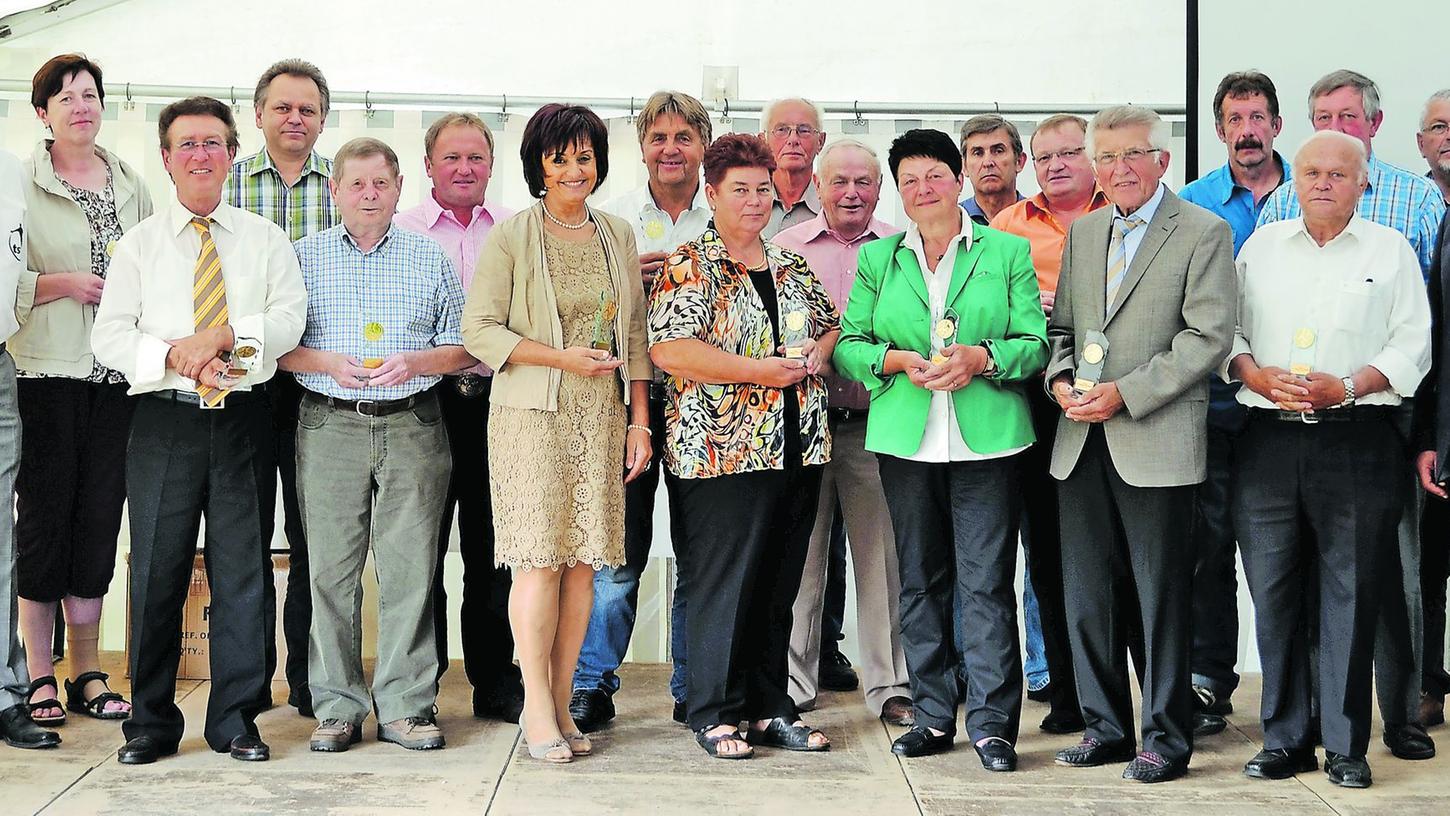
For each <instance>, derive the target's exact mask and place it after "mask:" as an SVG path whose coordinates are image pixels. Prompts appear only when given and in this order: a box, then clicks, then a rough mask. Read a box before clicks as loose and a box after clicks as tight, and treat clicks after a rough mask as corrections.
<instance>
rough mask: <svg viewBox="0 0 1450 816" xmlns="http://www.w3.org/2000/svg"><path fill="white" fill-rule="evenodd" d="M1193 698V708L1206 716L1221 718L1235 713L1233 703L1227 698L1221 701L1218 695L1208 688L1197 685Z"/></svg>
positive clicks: (1194, 688)
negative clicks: (1214, 715) (1211, 715)
mask: <svg viewBox="0 0 1450 816" xmlns="http://www.w3.org/2000/svg"><path fill="white" fill-rule="evenodd" d="M1193 697H1194V700H1193V703H1194V705H1193V707H1194V708H1195V709H1196V710H1198V711H1202V712H1203V713H1205V714H1217V715H1218V716H1220V717H1227V716H1228V715H1230V714H1232V713H1234V704H1233V701H1232V700H1230V699H1229V698H1228V697H1227V696H1225V697H1224V698H1223V699H1222V700H1220V699H1219V698H1218V694H1217V693H1215V692H1214V690H1213V689H1211V688H1209V687H1208V686H1200V685H1196V684H1195V685H1194V687H1193Z"/></svg>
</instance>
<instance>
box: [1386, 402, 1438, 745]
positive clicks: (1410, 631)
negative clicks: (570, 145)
mask: <svg viewBox="0 0 1450 816" xmlns="http://www.w3.org/2000/svg"><path fill="white" fill-rule="evenodd" d="M1412 411H1413V408H1412V406H1411V401H1410V400H1406V401H1405V402H1404V403H1403V404H1401V405H1400V406H1399V407H1398V408H1396V409H1395V411H1394V414H1393V415H1394V427H1395V428H1396V430H1397V431H1398V433H1399V435H1400V438H1401V439H1402V440H1403V439H1408V438H1409V435H1410V419H1411V414H1412ZM1407 448H1408V446H1406V445H1403V444H1402V445H1401V447H1400V448H1399V450H1400V451H1401V452H1402V453H1401V461H1400V468H1399V470H1398V471H1397V472H1396V474H1395V478H1397V479H1399V480H1400V481H1401V482H1403V483H1404V484H1402V485H1401V486H1400V490H1399V491H1398V492H1397V495H1399V496H1400V516H1399V518H1398V520H1397V521H1398V524H1397V527H1396V546H1394V547H1391V548H1390V550H1389V551H1388V552H1386V553H1385V557H1384V559H1383V560H1382V561H1380V563H1379V565H1378V572H1379V579H1380V620H1379V631H1378V632H1377V633H1376V635H1375V647H1374V686H1375V694H1376V695H1377V696H1378V697H1379V707H1380V719H1381V720H1383V722H1384V726H1385V730H1386V731H1388V730H1390V729H1391V728H1394V727H1397V726H1401V725H1405V724H1407V723H1418V722H1419V721H1420V677H1421V674H1422V671H1423V665H1424V664H1423V662H1422V659H1423V657H1424V653H1423V649H1422V646H1423V638H1424V634H1425V626H1424V608H1423V606H1422V599H1421V597H1420V561H1421V557H1420V523H1419V520H1420V506H1421V505H1420V502H1421V499H1422V497H1423V495H1424V491H1422V490H1420V488H1419V478H1418V477H1417V476H1415V467H1414V463H1413V462H1412V461H1411V458H1410V456H1409V454H1408V453H1407V452H1406V451H1407Z"/></svg>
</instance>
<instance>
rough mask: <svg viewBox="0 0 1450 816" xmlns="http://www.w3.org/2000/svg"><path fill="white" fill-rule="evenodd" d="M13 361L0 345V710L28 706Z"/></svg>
mask: <svg viewBox="0 0 1450 816" xmlns="http://www.w3.org/2000/svg"><path fill="white" fill-rule="evenodd" d="M15 391H16V389H15V360H14V359H13V358H11V356H10V352H8V351H5V350H4V345H3V344H0V496H5V497H7V505H6V511H5V512H4V513H0V649H3V650H4V651H3V652H0V710H4V709H7V708H10V707H12V706H16V705H19V704H20V703H24V702H29V701H28V699H27V695H28V694H29V692H30V674H29V672H27V671H26V668H25V647H24V646H22V645H21V643H20V634H19V619H20V614H19V607H18V605H17V604H16V602H15V514H14V513H12V512H10V509H9V508H10V505H11V504H13V502H14V496H15V471H16V470H17V469H18V468H19V467H20V406H19V405H18V404H17V403H16V401H15Z"/></svg>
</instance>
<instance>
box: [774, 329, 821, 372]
mask: <svg viewBox="0 0 1450 816" xmlns="http://www.w3.org/2000/svg"><path fill="white" fill-rule="evenodd" d="M800 350H801V356H800V357H793V358H790V359H794V360H799V361H801V362H804V363H805V364H806V373H807V374H819V373H821V368H822V367H823V366H825V364H826V360H825V355H824V354H822V353H821V344H820V343H817V342H816V339H815V338H814V337H808V338H806V341H805V342H804V343H802V344H801V346H800ZM776 351H778V352H780V354H781V355H782V356H784V355H785V346H783V345H782V346H778V347H777V348H776Z"/></svg>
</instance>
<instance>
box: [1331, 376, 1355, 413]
mask: <svg viewBox="0 0 1450 816" xmlns="http://www.w3.org/2000/svg"><path fill="white" fill-rule="evenodd" d="M1340 382H1341V383H1344V401H1343V402H1341V403H1339V404H1338V405H1336V406H1334V407H1335V408H1352V407H1353V406H1354V379H1353V378H1352V377H1344V378H1342V379H1341V380H1340Z"/></svg>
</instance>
